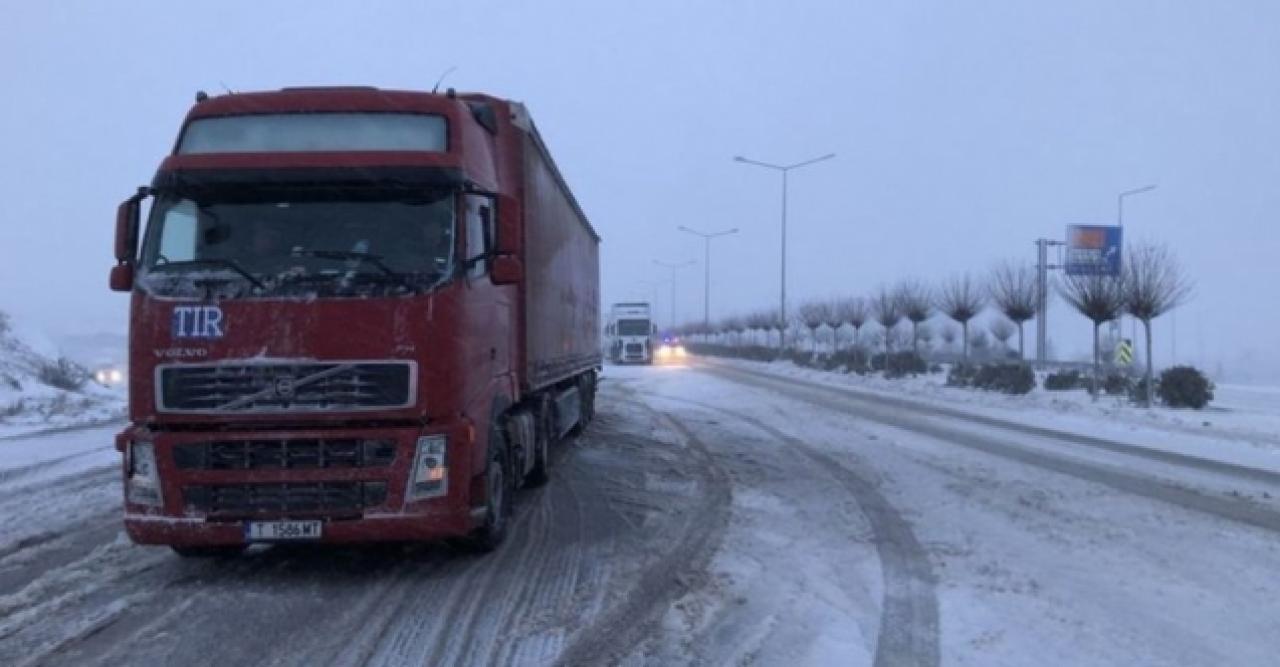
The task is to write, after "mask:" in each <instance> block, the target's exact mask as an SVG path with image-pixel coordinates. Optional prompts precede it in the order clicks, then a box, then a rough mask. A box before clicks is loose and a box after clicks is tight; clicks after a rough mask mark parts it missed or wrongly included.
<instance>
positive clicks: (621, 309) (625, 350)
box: [606, 303, 658, 364]
mask: <svg viewBox="0 0 1280 667" xmlns="http://www.w3.org/2000/svg"><path fill="white" fill-rule="evenodd" d="M657 332H658V327H657V325H656V324H654V322H653V318H652V316H651V315H650V307H649V304H648V303H615V304H613V308H612V309H611V311H610V314H609V328H608V331H607V332H606V335H607V336H608V338H609V341H610V347H609V358H610V359H611V360H612V361H613V362H614V363H616V364H652V363H653V359H654V353H655V352H656V347H655V342H656V340H657V338H656V337H657Z"/></svg>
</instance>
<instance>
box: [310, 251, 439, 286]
mask: <svg viewBox="0 0 1280 667" xmlns="http://www.w3.org/2000/svg"><path fill="white" fill-rule="evenodd" d="M291 254H292V255H293V256H294V257H317V258H319V259H336V260H351V261H356V262H363V263H365V264H368V265H370V266H372V267H374V268H376V269H378V270H379V271H381V272H383V273H384V274H386V275H387V277H389V278H391V279H392V280H394V281H396V282H397V283H399V284H400V285H401V286H402V287H404V288H405V289H407V290H409V291H410V292H412V291H413V289H414V287H413V284H412V283H410V282H409V279H408V278H406V277H405V276H404V274H403V273H399V272H397V271H396V270H394V269H392V268H391V267H389V266H387V265H386V263H384V262H383V261H382V257H381V256H379V255H372V254H369V253H367V252H360V251H358V250H307V249H305V248H294V249H293V252H292V253H291Z"/></svg>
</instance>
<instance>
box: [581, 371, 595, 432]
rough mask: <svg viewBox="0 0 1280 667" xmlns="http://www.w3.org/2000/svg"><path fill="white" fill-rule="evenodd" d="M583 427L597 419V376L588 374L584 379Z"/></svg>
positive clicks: (582, 388) (582, 389)
mask: <svg viewBox="0 0 1280 667" xmlns="http://www.w3.org/2000/svg"><path fill="white" fill-rule="evenodd" d="M580 390H581V391H582V425H583V426H586V425H587V424H590V423H591V420H592V419H595V417H596V376H595V373H587V374H586V375H585V376H583V378H582V387H581V389H580Z"/></svg>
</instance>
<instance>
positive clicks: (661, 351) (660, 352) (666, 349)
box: [658, 345, 671, 357]
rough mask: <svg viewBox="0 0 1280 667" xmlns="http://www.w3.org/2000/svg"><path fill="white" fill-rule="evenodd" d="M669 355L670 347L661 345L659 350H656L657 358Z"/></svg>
mask: <svg viewBox="0 0 1280 667" xmlns="http://www.w3.org/2000/svg"><path fill="white" fill-rule="evenodd" d="M669 354H671V346H670V345H663V346H662V347H659V348H658V356H659V357H665V356H667V355H669Z"/></svg>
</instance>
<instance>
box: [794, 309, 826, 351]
mask: <svg viewBox="0 0 1280 667" xmlns="http://www.w3.org/2000/svg"><path fill="white" fill-rule="evenodd" d="M799 311H800V312H799V315H800V323H801V324H803V325H804V327H805V328H806V329H808V330H809V351H810V352H817V351H818V329H819V328H821V327H822V325H824V324H826V323H827V319H828V317H829V316H830V314H831V304H829V303H827V302H826V301H806V302H804V303H802V304H800V309H799Z"/></svg>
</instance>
